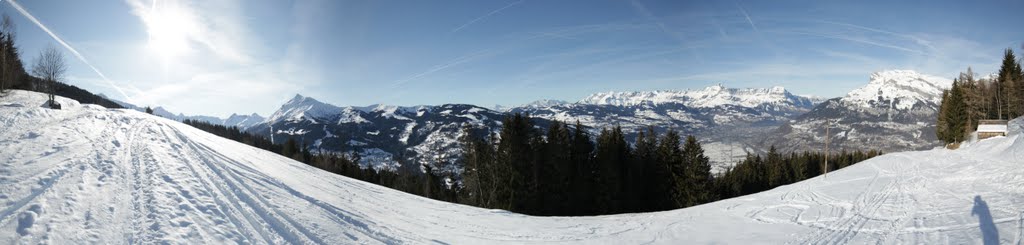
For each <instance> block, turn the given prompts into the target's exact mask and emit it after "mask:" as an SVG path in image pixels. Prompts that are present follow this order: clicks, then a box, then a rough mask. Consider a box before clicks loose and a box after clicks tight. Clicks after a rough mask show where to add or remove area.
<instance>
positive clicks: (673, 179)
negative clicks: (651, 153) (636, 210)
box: [655, 129, 686, 210]
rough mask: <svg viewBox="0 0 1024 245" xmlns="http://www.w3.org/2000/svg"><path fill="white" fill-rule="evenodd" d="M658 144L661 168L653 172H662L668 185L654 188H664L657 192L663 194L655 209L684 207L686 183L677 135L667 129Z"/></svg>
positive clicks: (684, 167) (684, 168)
mask: <svg viewBox="0 0 1024 245" xmlns="http://www.w3.org/2000/svg"><path fill="white" fill-rule="evenodd" d="M658 143H659V144H658V159H659V163H660V164H662V166H663V167H662V168H660V169H659V168H656V169H655V171H664V173H665V174H666V176H665V177H667V178H665V181H667V182H668V183H667V184H666V185H663V186H656V187H655V188H664V190H659V191H660V192H661V193H663V197H664V199H663V200H662V201H661V202H658V204H659V205H657V207H658V209H662V210H667V209H676V208H680V207H685V204H686V190H685V189H684V185H685V183H686V166H685V165H684V164H683V159H682V156H683V153H682V150H681V148H680V145H681V144H680V143H679V133H676V131H675V130H672V129H669V131H668V132H666V133H665V136H663V137H662V138H661V140H660V141H659V142H658Z"/></svg>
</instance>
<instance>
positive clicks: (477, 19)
mask: <svg viewBox="0 0 1024 245" xmlns="http://www.w3.org/2000/svg"><path fill="white" fill-rule="evenodd" d="M523 1H525V0H519V1H517V2H514V3H510V4H508V5H505V7H501V8H499V9H495V10H494V11H491V12H490V13H487V14H485V15H484V16H480V17H477V18H476V19H473V20H471V21H469V22H466V24H462V25H461V26H459V28H455V29H454V30H452V32H451V33H456V32H459V30H462V28H466V27H467V26H469V25H472V24H473V23H476V22H477V21H480V20H482V19H484V18H487V17H490V16H491V15H494V14H497V13H498V12H501V11H502V10H505V9H507V8H510V7H512V6H516V5H517V4H520V3H523Z"/></svg>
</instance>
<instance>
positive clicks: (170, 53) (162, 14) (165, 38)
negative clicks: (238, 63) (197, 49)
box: [144, 1, 195, 61]
mask: <svg viewBox="0 0 1024 245" xmlns="http://www.w3.org/2000/svg"><path fill="white" fill-rule="evenodd" d="M144 22H145V24H146V31H147V32H148V34H149V43H148V45H147V46H148V48H149V49H150V50H151V51H153V52H155V53H156V54H158V55H159V56H160V57H161V58H162V59H163V60H164V61H170V60H172V59H174V58H176V57H179V56H182V55H185V54H187V53H188V52H189V51H190V50H191V47H190V45H189V42H190V41H189V36H190V32H191V31H193V30H194V27H195V26H194V25H193V24H192V23H194V21H193V18H191V16H189V15H188V14H187V12H186V11H184V10H183V8H180V7H179V6H176V5H174V4H173V3H167V2H159V1H153V6H152V8H151V9H150V11H148V13H147V14H146V16H145V17H144Z"/></svg>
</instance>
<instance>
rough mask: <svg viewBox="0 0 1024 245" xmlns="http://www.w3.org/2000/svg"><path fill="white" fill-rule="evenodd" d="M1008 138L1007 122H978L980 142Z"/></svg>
mask: <svg viewBox="0 0 1024 245" xmlns="http://www.w3.org/2000/svg"><path fill="white" fill-rule="evenodd" d="M996 136H1006V120H978V140H983V139H988V138H992V137H996Z"/></svg>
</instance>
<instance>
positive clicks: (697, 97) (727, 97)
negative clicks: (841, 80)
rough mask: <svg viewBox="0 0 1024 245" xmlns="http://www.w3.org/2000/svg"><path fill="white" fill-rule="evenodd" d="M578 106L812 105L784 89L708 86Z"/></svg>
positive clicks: (594, 99)
mask: <svg viewBox="0 0 1024 245" xmlns="http://www.w3.org/2000/svg"><path fill="white" fill-rule="evenodd" d="M578 103H579V104H588V105H613V106H639V105H662V104H681V105H685V106H687V107H691V108H714V107H721V106H737V107H746V108H755V107H760V106H773V105H777V106H796V107H801V106H802V107H810V106H812V105H813V101H811V99H810V98H807V97H802V96H797V95H793V94H791V93H789V92H788V91H786V89H785V88H783V87H778V86H776V87H772V88H748V89H737V88H726V87H724V86H722V85H715V86H710V87H707V88H704V89H701V90H657V91H637V92H607V93H596V94H593V95H590V96H588V97H586V98H584V99H583V100H580V102H578Z"/></svg>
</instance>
